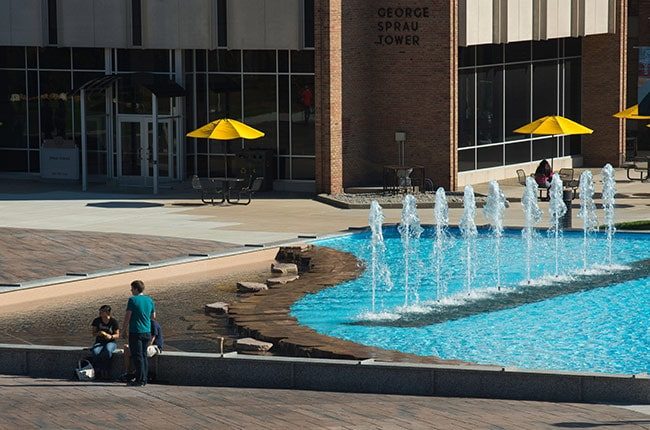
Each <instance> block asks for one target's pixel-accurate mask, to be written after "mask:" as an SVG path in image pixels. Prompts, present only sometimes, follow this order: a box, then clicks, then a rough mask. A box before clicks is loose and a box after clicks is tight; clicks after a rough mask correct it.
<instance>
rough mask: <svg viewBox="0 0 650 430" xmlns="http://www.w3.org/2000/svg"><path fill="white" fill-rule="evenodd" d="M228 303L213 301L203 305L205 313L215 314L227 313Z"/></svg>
mask: <svg viewBox="0 0 650 430" xmlns="http://www.w3.org/2000/svg"><path fill="white" fill-rule="evenodd" d="M228 306H229V305H228V303H225V302H214V303H209V304H207V305H205V307H204V310H205V313H215V314H227V313H228Z"/></svg>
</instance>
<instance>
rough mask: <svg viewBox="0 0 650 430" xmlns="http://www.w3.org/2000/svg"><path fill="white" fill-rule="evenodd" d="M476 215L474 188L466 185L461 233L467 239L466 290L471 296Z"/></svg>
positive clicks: (460, 225) (476, 234)
mask: <svg viewBox="0 0 650 430" xmlns="http://www.w3.org/2000/svg"><path fill="white" fill-rule="evenodd" d="M475 217H476V199H475V198H474V188H472V186H471V185H465V191H464V193H463V216H462V218H461V219H460V224H459V226H458V227H459V228H460V233H461V234H462V236H463V239H464V241H465V270H466V275H465V276H466V278H465V291H466V292H467V295H468V296H469V295H470V294H471V292H472V279H473V278H474V270H473V268H474V262H475V260H476V258H475V257H476V237H477V236H478V230H477V229H476V223H475V222H474V218H475Z"/></svg>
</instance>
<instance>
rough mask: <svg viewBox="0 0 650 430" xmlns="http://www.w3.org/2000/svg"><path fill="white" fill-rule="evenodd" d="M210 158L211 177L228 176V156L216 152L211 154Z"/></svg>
mask: <svg viewBox="0 0 650 430" xmlns="http://www.w3.org/2000/svg"><path fill="white" fill-rule="evenodd" d="M208 160H209V164H210V166H209V167H210V177H211V178H223V177H225V176H226V157H224V156H223V155H222V154H216V155H210V156H209V157H208ZM229 164H230V163H229Z"/></svg>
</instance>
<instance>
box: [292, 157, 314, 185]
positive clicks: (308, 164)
mask: <svg viewBox="0 0 650 430" xmlns="http://www.w3.org/2000/svg"><path fill="white" fill-rule="evenodd" d="M315 172H316V162H315V160H314V159H313V158H292V159H291V179H294V180H313V179H314V176H315Z"/></svg>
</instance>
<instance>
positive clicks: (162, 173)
mask: <svg viewBox="0 0 650 430" xmlns="http://www.w3.org/2000/svg"><path fill="white" fill-rule="evenodd" d="M117 125H118V127H117V143H118V145H117V147H118V152H117V159H118V161H117V176H118V179H119V181H120V183H121V184H124V185H137V186H151V185H152V184H153V158H154V157H153V121H152V119H151V117H148V116H144V117H140V116H132V115H125V116H119V117H118V124H117ZM172 130H173V120H172V119H169V118H168V119H158V176H159V179H160V181H161V182H163V183H164V182H169V181H170V180H172V179H175V178H174V169H173V168H170V167H171V166H173V157H172V155H173V144H174V135H173V132H172Z"/></svg>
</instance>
